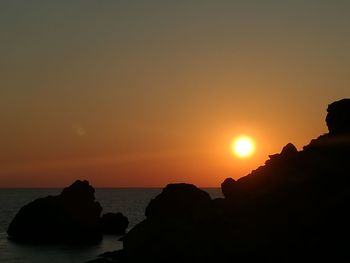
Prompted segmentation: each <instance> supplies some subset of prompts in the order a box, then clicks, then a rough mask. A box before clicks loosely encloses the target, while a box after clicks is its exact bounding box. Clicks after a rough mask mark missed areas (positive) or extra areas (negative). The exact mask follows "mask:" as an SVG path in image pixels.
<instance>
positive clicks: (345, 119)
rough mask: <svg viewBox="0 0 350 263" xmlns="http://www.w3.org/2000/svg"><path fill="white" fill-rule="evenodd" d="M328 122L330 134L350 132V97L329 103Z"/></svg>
mask: <svg viewBox="0 0 350 263" xmlns="http://www.w3.org/2000/svg"><path fill="white" fill-rule="evenodd" d="M327 111H328V114H327V117H326V123H327V126H328V130H329V133H330V134H341V133H349V132H350V99H342V100H339V101H336V102H333V103H332V104H330V105H328V109H327Z"/></svg>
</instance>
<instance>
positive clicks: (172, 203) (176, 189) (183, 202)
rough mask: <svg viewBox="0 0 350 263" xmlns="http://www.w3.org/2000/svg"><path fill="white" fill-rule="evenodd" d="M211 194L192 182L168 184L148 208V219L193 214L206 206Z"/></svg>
mask: <svg viewBox="0 0 350 263" xmlns="http://www.w3.org/2000/svg"><path fill="white" fill-rule="evenodd" d="M210 200H211V198H210V196H209V194H208V193H207V192H205V191H203V190H201V189H199V188H197V187H196V186H194V185H192V184H168V185H167V186H166V187H165V188H164V189H163V191H162V193H161V194H159V195H158V196H157V197H156V198H154V199H153V200H151V202H150V203H149V204H148V206H147V208H146V213H145V215H146V217H147V219H158V218H160V219H162V220H163V219H164V218H176V217H182V216H185V217H187V216H191V215H194V214H196V213H197V212H198V211H199V210H201V209H203V207H206V206H207V205H208V203H209V202H210Z"/></svg>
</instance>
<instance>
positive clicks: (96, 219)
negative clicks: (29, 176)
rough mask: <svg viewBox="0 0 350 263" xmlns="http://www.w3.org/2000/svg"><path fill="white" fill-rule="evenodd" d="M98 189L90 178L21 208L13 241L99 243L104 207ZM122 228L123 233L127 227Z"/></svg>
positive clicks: (12, 229)
mask: <svg viewBox="0 0 350 263" xmlns="http://www.w3.org/2000/svg"><path fill="white" fill-rule="evenodd" d="M94 192H95V189H94V188H93V187H92V186H91V185H90V184H89V182H88V181H80V180H77V181H76V182H74V183H73V184H72V185H71V186H69V187H66V188H64V189H63V191H62V192H61V194H60V195H57V196H47V197H44V198H39V199H36V200H34V201H33V202H31V203H29V204H27V205H25V206H23V207H22V208H21V209H20V210H19V212H18V213H17V215H16V216H15V218H14V219H13V220H12V222H11V223H10V225H9V227H8V230H7V233H8V235H9V237H10V238H11V239H12V240H15V241H21V242H30V243H31V242H39V243H58V242H63V243H94V242H98V241H99V240H101V238H102V233H103V231H102V227H101V219H100V214H101V211H102V207H101V205H100V203H99V202H96V201H95V195H94ZM108 227H109V228H111V226H108ZM118 227H120V230H121V232H123V231H122V228H123V227H125V228H126V226H125V224H124V225H121V226H118ZM124 231H125V229H124Z"/></svg>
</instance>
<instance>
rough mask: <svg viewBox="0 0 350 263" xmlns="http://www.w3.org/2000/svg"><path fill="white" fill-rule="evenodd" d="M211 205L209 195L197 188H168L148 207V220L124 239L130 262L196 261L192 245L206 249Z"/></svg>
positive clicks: (187, 186) (181, 185)
mask: <svg viewBox="0 0 350 263" xmlns="http://www.w3.org/2000/svg"><path fill="white" fill-rule="evenodd" d="M211 203H212V202H211V198H210V196H209V194H208V193H206V192H204V191H203V190H200V189H199V188H197V187H195V186H194V185H190V184H169V185H167V186H166V187H165V188H164V189H163V191H162V193H161V194H159V195H158V196H157V197H156V198H155V199H153V200H152V201H151V202H150V204H149V205H148V207H147V209H146V217H147V218H146V220H144V221H143V222H141V223H140V224H138V225H136V226H135V227H134V228H133V229H132V230H131V231H129V232H128V233H127V234H126V236H125V237H124V239H123V242H124V248H125V250H124V251H125V256H126V258H127V260H130V261H131V262H134V261H135V262H136V261H139V260H140V259H142V260H143V261H146V262H158V261H163V262H183V261H184V260H188V262H191V259H193V260H194V261H195V259H194V258H193V255H192V252H193V246H192V245H191V244H197V245H200V244H203V247H202V248H201V249H205V244H206V243H207V239H206V235H207V233H208V231H210V230H208V229H204V227H207V224H208V221H210V220H211V213H212V212H211V209H209V207H210V206H211ZM198 253H199V251H198ZM150 260H151V261H150Z"/></svg>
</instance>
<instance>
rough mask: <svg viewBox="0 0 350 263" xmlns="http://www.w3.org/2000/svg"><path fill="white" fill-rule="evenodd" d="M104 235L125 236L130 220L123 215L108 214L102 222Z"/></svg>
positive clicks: (103, 217)
mask: <svg viewBox="0 0 350 263" xmlns="http://www.w3.org/2000/svg"><path fill="white" fill-rule="evenodd" d="M100 224H101V228H102V232H103V233H104V234H116V235H124V234H125V232H126V229H127V227H128V225H129V220H128V218H127V217H126V216H124V215H123V214H122V213H107V214H104V215H103V216H102V217H101V220H100Z"/></svg>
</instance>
